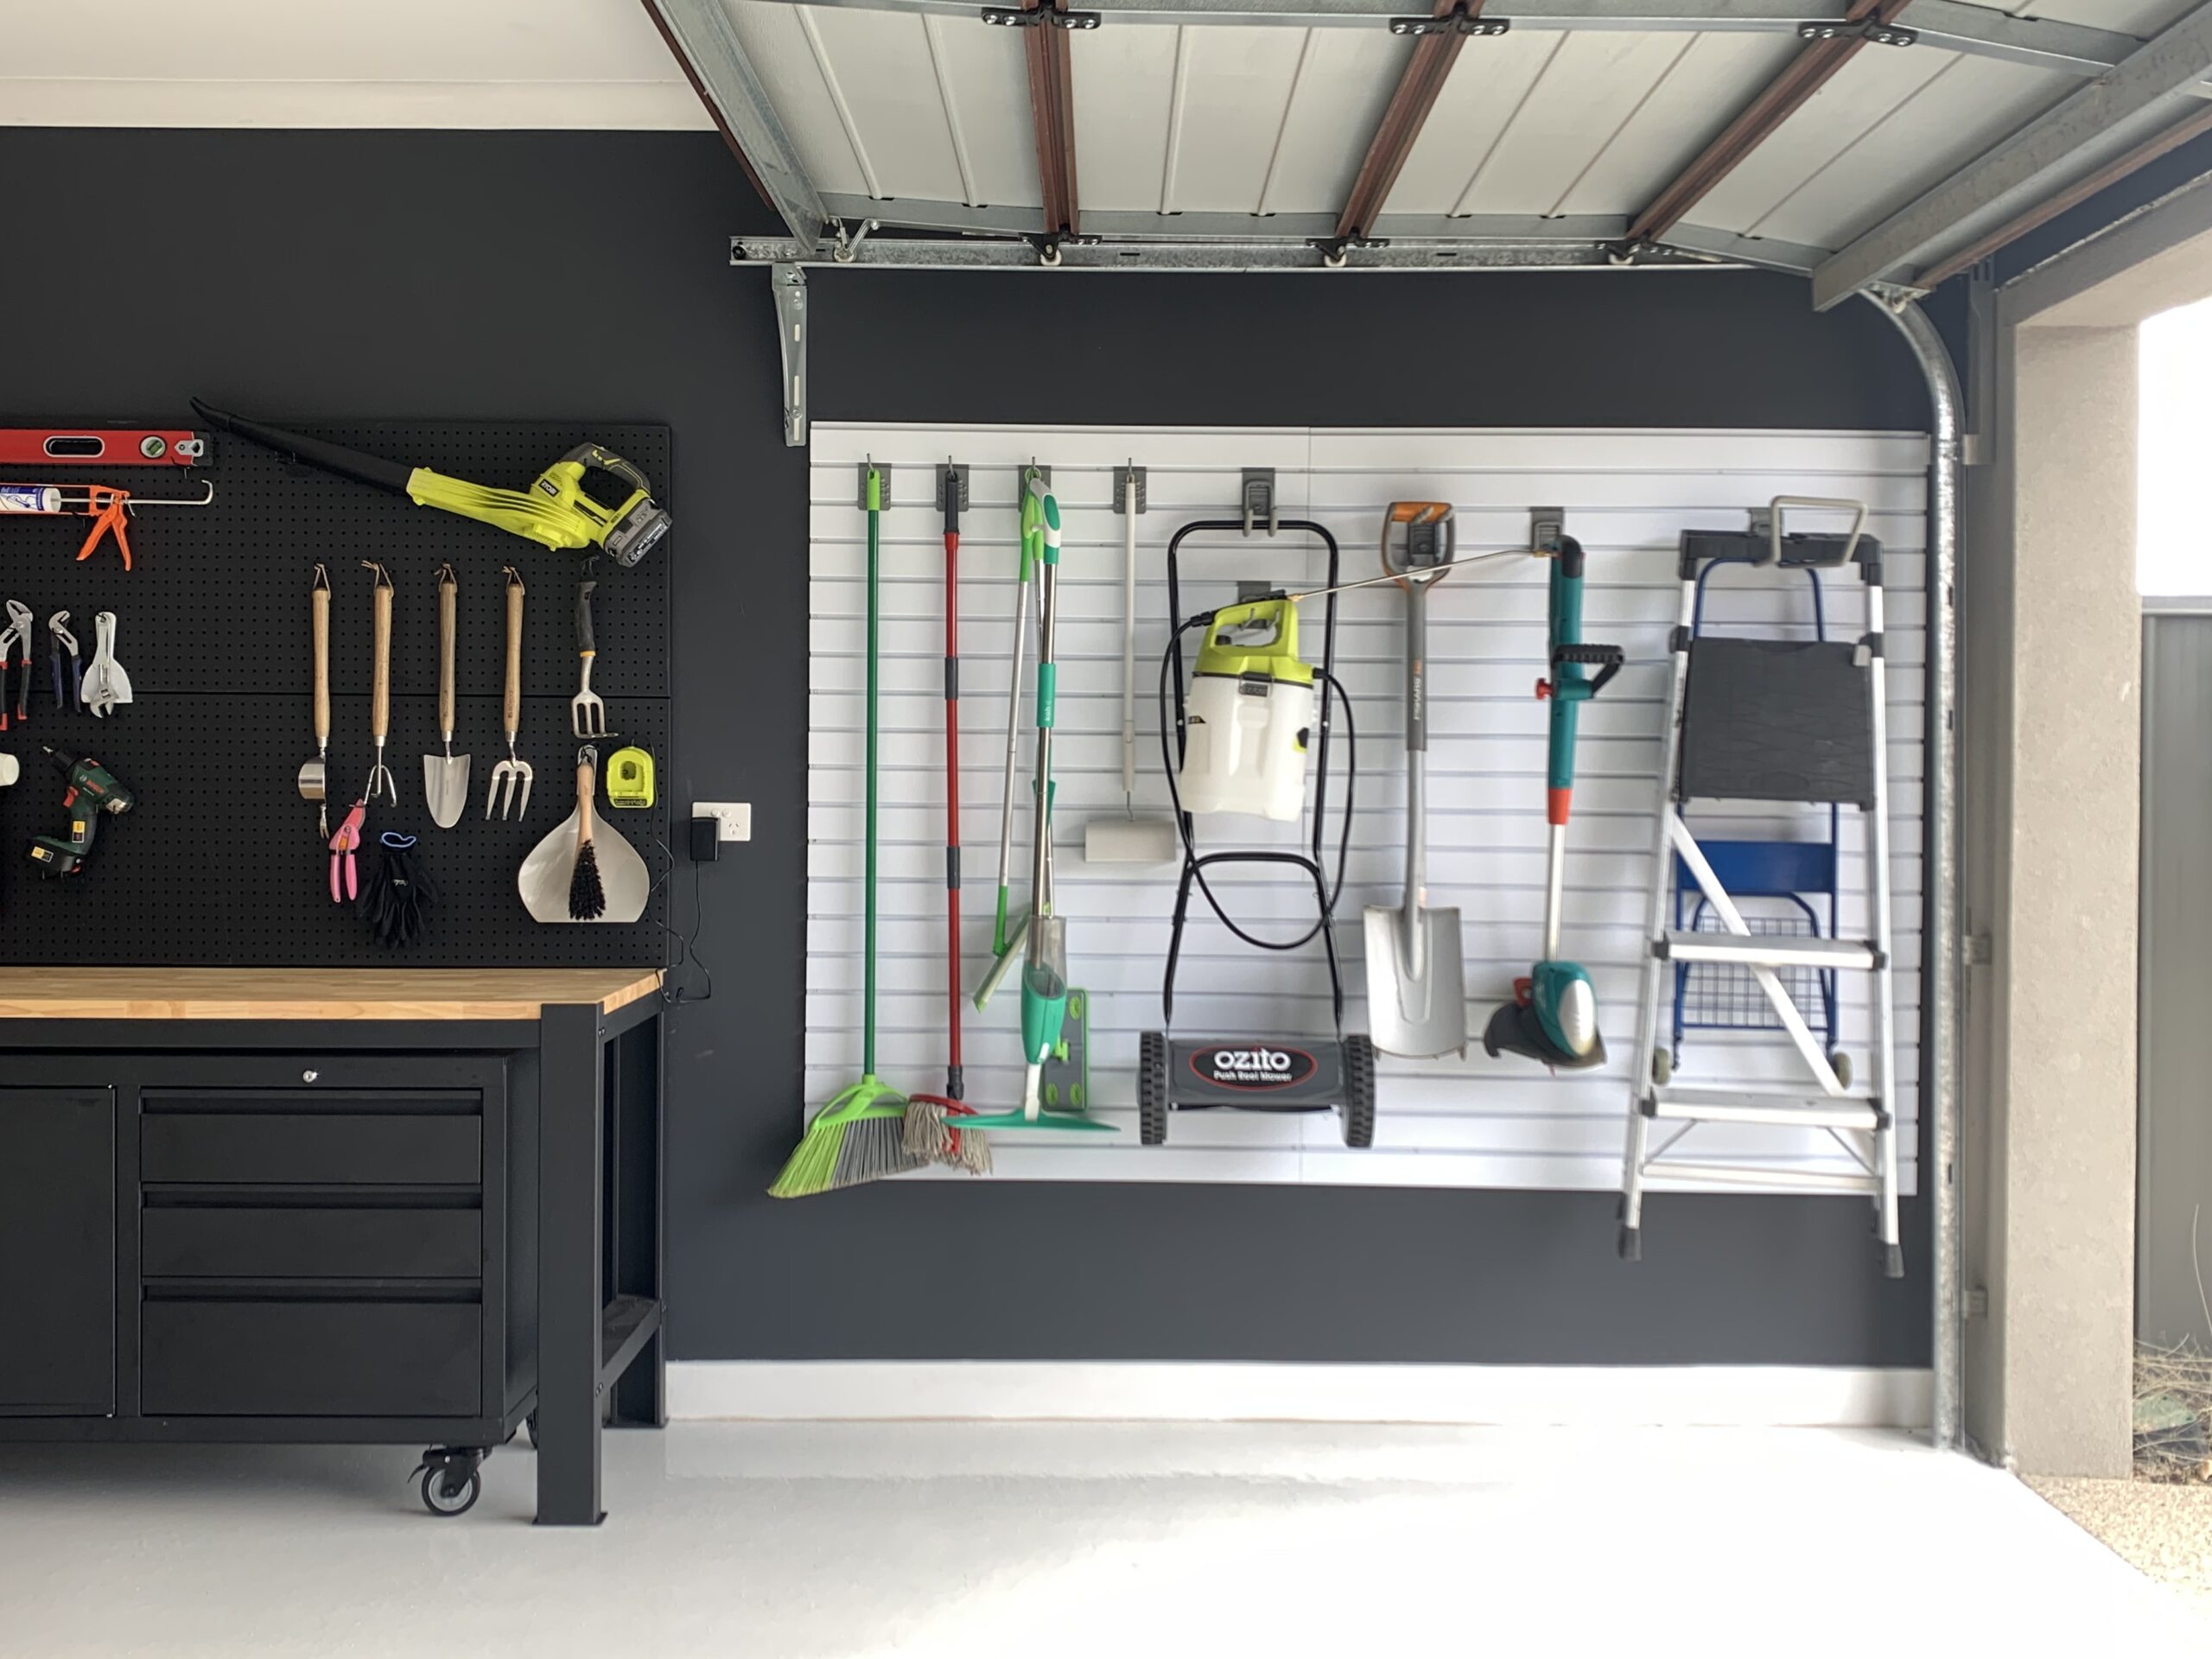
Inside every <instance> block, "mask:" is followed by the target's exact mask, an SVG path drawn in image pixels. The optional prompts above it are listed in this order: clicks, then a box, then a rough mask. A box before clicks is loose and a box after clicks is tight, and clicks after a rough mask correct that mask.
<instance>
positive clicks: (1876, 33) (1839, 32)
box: [1797, 17, 1920, 46]
mask: <svg viewBox="0 0 2212 1659" xmlns="http://www.w3.org/2000/svg"><path fill="white" fill-rule="evenodd" d="M1797 38H1798V39H1799V40H1801V41H1866V43H1867V44H1868V45H1869V46H1910V45H1912V44H1913V43H1914V42H1915V41H1917V40H1919V38H1920V33H1919V31H1918V30H1917V29H1900V28H1898V27H1897V24H1895V23H1878V22H1875V21H1874V20H1873V19H1872V18H1871V17H1870V18H1868V19H1867V20H1866V22H1859V23H1821V22H1811V23H1800V24H1798V25H1797Z"/></svg>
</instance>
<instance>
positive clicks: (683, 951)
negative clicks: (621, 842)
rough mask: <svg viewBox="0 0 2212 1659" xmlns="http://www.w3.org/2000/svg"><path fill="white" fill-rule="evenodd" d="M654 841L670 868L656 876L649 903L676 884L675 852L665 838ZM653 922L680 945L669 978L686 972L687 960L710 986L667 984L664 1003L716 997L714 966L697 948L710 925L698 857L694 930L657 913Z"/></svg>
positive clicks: (694, 866)
mask: <svg viewBox="0 0 2212 1659" xmlns="http://www.w3.org/2000/svg"><path fill="white" fill-rule="evenodd" d="M653 845H654V846H655V847H656V848H658V849H659V851H660V855H661V856H662V857H663V858H664V859H666V860H667V861H668V868H667V869H666V870H664V872H662V874H660V875H659V876H658V878H657V879H656V880H654V882H653V884H652V888H651V890H650V891H649V892H648V893H646V895H645V901H646V903H647V904H648V905H650V904H651V903H652V900H653V899H654V898H655V897H656V896H657V895H658V894H659V893H663V892H664V891H665V890H666V889H667V888H668V887H671V885H673V884H674V882H675V880H676V855H675V853H674V852H672V851H671V850H670V849H669V845H668V843H667V842H664V841H663V840H662V839H661V838H660V837H659V836H654V837H653ZM653 925H655V926H656V927H658V928H659V929H660V931H662V932H664V933H665V934H667V935H668V937H669V938H671V939H673V940H675V941H676V943H677V946H678V947H679V949H678V950H677V954H676V960H675V961H673V962H671V963H669V964H668V974H669V978H670V980H671V984H669V985H666V986H664V987H663V988H662V989H661V994H660V1000H661V1001H662V1003H663V1004H664V1006H666V1007H671V1008H680V1007H683V1006H684V1005H685V1004H686V1003H690V1002H711V1001H714V998H715V970H714V969H711V968H709V967H708V966H707V964H706V963H705V961H704V960H703V959H702V957H700V955H699V952H698V950H697V949H696V946H697V945H698V943H699V935H700V933H701V932H702V931H703V930H704V929H705V927H706V925H707V914H706V912H705V911H704V910H703V909H702V908H701V906H700V903H699V861H698V860H696V859H693V860H692V861H691V931H690V934H688V935H686V934H683V933H679V932H678V931H677V930H676V929H674V928H672V927H671V926H670V925H668V924H667V923H666V922H664V921H662V920H661V919H660V918H658V916H656V917H655V918H653ZM687 962H688V963H690V964H691V965H692V966H693V967H695V968H696V969H698V970H699V973H700V975H701V976H702V978H704V979H705V980H706V982H707V988H706V989H705V990H703V991H701V992H699V993H697V994H696V995H694V994H693V993H691V992H690V991H688V990H686V989H684V988H683V987H682V986H681V985H677V984H674V983H672V982H673V981H674V979H675V978H676V976H677V975H678V974H680V973H681V972H683V964H684V963H687Z"/></svg>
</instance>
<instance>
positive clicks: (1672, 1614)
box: [0, 1423, 2212, 1659]
mask: <svg viewBox="0 0 2212 1659" xmlns="http://www.w3.org/2000/svg"><path fill="white" fill-rule="evenodd" d="M411 1462H412V1459H410V1457H409V1456H408V1455H407V1454H406V1453H405V1452H397V1451H393V1450H389V1449H383V1450H359V1449H342V1450H328V1449H323V1450H302V1449H293V1448H251V1447H237V1448H212V1447H138V1448H129V1447H117V1446H98V1447H73V1448H65V1447H53V1446H40V1447H24V1446H10V1447H0V1652H4V1653H6V1654H8V1655H10V1656H14V1655H22V1656H26V1659H31V1656H35V1659H66V1656H73V1655H99V1656H102V1659H118V1656H124V1655H131V1654H162V1655H168V1656H197V1655H221V1656H225V1659H238V1656H247V1655H262V1654H286V1655H302V1656H306V1655H314V1656H317V1659H333V1656H353V1655H376V1656H380V1659H381V1656H390V1655H397V1654H406V1655H409V1656H432V1655H444V1654H454V1655H461V1654H467V1655H472V1656H494V1655H507V1654H533V1655H543V1656H566V1655H585V1654H590V1655H594V1656H597V1655H604V1654H607V1653H621V1654H627V1655H641V1656H642V1655H652V1656H659V1655H691V1654H700V1655H715V1656H738V1655H741V1656H746V1659H753V1656H759V1659H815V1656H824V1659H827V1656H836V1659H855V1656H868V1655H875V1654H910V1655H924V1656H943V1659H955V1656H958V1659H991V1656H1001V1655H1003V1656H1009V1659H1011V1656H1020V1659H1034V1656H1036V1655H1038V1654H1039V1653H1046V1654H1050V1655H1052V1656H1053V1659H1064V1656H1090V1655H1099V1656H1108V1655H1110V1656H1113V1659H1172V1656H1180V1655H1185V1654H1188V1655H1205V1656H1213V1655H1234V1654H1248V1653H1249V1654H1264V1655H1268V1656H1269V1659H1274V1656H1279V1655H1306V1654H1313V1655H1327V1656H1330V1659H1343V1656H1346V1655H1369V1654H1420V1655H1427V1654H1440V1653H1463V1652H1471V1651H1477V1650H1488V1651H1491V1652H1497V1653H1506V1654H1517V1653H1552V1654H1561V1655H1566V1654H1584V1653H1594V1652H1617V1653H1618V1652H1637V1651H1643V1652H1668V1651H1673V1652H1687V1653H1696V1654H1699V1655H1701V1656H1702V1655H1734V1654H1746V1655H1750V1654H1757V1655H1759V1656H1762V1659H1765V1656H1770V1655H1772V1654H1775V1653H1777V1652H1788V1653H1790V1654H1791V1655H1793V1656H1802V1655H1807V1654H1830V1653H1834V1654H1848V1655H1852V1656H1853V1659H1863V1656H1865V1655H1866V1654H1867V1653H1870V1652H1904V1653H1915V1652H1917V1653H1935V1652H1943V1651H1958V1652H2005V1651H2008V1650H2009V1651H2017V1652H2024V1653H2064V1652H2076V1651H2088V1652H2108V1651H2114V1650H2117V1649H2118V1646H2119V1644H2120V1643H2126V1642H2130V1641H2141V1642H2159V1641H2171V1642H2173V1643H2177V1644H2178V1645H2177V1646H2175V1647H2174V1648H2173V1649H2171V1650H2172V1651H2175V1652H2203V1651H2206V1650H2208V1649H2209V1648H2212V1622H2208V1621H2206V1620H2204V1619H2203V1618H2201V1617H2200V1616H2199V1615H2198V1614H2197V1613H2196V1612H2195V1611H2192V1610H2190V1609H2189V1608H2188V1607H2186V1606H2185V1605H2183V1603H2182V1602H2181V1601H2180V1599H2178V1598H2177V1597H2175V1596H2174V1595H2173V1594H2172V1593H2171V1592H2168V1591H2166V1590H2164V1589H2163V1588H2161V1587H2160V1586H2157V1585H2154V1584H2152V1583H2151V1582H2150V1581H2149V1580H2145V1578H2143V1577H2142V1576H2141V1575H2140V1574H2139V1573H2136V1572H2135V1571H2134V1570H2133V1569H2132V1568H2131V1567H2127V1566H2126V1564H2125V1563H2124V1562H2122V1561H2121V1560H2120V1559H2119V1558H2118V1557H2117V1556H2115V1555H2113V1554H2112V1553H2111V1552H2109V1551H2107V1549H2105V1548H2103V1547H2102V1546H2101V1545H2100V1544H2099V1543H2097V1542H2096V1541H2094V1539H2092V1538H2091V1537H2090V1536H2089V1535H2088V1534H2086V1533H2084V1532H2082V1530H2081V1529H2078V1528H2077V1527H2075V1525H2074V1524H2073V1523H2072V1522H2069V1521H2068V1520H2067V1519H2066V1518H2065V1517H2064V1516H2062V1515H2061V1514H2059V1512H2058V1511H2057V1510H2054V1509H2052V1508H2050V1506H2049V1505H2047V1504H2045V1503H2044V1502H2043V1501H2042V1500H2041V1499H2040V1498H2038V1497H2036V1495H2035V1494H2034V1493H2033V1492H2031V1491H2029V1490H2028V1489H2027V1488H2026V1487H2025V1486H2024V1485H2022V1484H2019V1483H2018V1481H2016V1480H2014V1479H2013V1478H2011V1477H2010V1476H2008V1475H2005V1474H2003V1473H2001V1472H1999V1471H1995V1470H1992V1469H1989V1468H1986V1467H1984V1466H1982V1465H1978V1464H1975V1463H1972V1462H1969V1461H1968V1460H1967V1459H1964V1458H1959V1457H1947V1456H1941V1455H1938V1454H1936V1453H1934V1452H1929V1451H1927V1450H1925V1449H1923V1447H1921V1446H1917V1445H1916V1444H1914V1443H1913V1442H1911V1441H1910V1440H1908V1439H1907V1438H1906V1437H1904V1436H1903V1435H1898V1434H1886V1433H1865V1432H1851V1433H1846V1432H1834V1431H1820V1430H1779V1431H1778V1430H1729V1429H1690V1430H1677V1431H1650V1430H1637V1431H1620V1432H1599V1431H1594V1430H1585V1429H1572V1430H1570V1429H1554V1430H1540V1431H1524V1430H1465V1429H1438V1428H1383V1427H1300V1426H1284V1425H1205V1426H1167V1427H1162V1426H1156V1425H1134V1424H1132V1425H1118V1424H1105V1425H1101V1424H1087V1425H1075V1424H1049V1425H1046V1424H989V1425H984V1424H975V1425H969V1424H937V1423H926V1424H925V1423H909V1424H842V1425H804V1424H779V1425H752V1424H707V1423H698V1424H687V1425H683V1426H680V1427H677V1428H674V1429H671V1431H670V1432H668V1433H665V1434H652V1433H625V1434H620V1435H617V1436H613V1437H612V1438H611V1440H610V1442H609V1462H608V1469H607V1504H608V1508H609V1510H611V1511H612V1519H611V1520H610V1521H609V1522H607V1525H606V1526H605V1527H603V1528H601V1529H598V1530H596V1531H576V1532H556V1531H543V1532H541V1531H537V1530H534V1529H531V1528H530V1527H529V1526H528V1525H526V1524H524V1523H525V1522H527V1519H528V1517H529V1515H530V1511H531V1480H530V1473H531V1470H530V1462H531V1454H530V1453H529V1452H523V1451H515V1452H503V1453H501V1454H500V1455H499V1456H497V1457H495V1458H493V1460H492V1462H491V1464H490V1465H488V1466H487V1470H486V1474H487V1478H488V1490H487V1491H486V1495H485V1497H484V1500H483V1502H482V1503H480V1504H479V1505H478V1507H477V1509H476V1510H475V1511H474V1513H472V1514H470V1515H468V1516H465V1517H463V1518H461V1519H460V1520H457V1521H443V1520H437V1519H434V1518H432V1517H431V1516H428V1515H426V1514H424V1513H423V1511H422V1510H421V1509H420V1508H419V1507H418V1506H417V1504H416V1498H415V1495H414V1492H413V1491H412V1487H411V1484H410V1483H409V1482H408V1481H407V1479H406V1478H405V1477H406V1473H407V1471H408V1469H409V1468H410V1465H411Z"/></svg>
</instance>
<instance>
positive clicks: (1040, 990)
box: [962, 477, 1116, 1135]
mask: <svg viewBox="0 0 2212 1659" xmlns="http://www.w3.org/2000/svg"><path fill="white" fill-rule="evenodd" d="M1029 491H1030V493H1029V496H1028V498H1027V499H1025V501H1024V502H1023V512H1022V519H1023V524H1024V525H1025V527H1026V526H1027V524H1028V522H1029V518H1030V502H1031V501H1034V502H1035V504H1036V509H1035V511H1036V516H1037V518H1038V520H1039V526H1040V529H1041V531H1042V532H1043V533H1042V535H1041V536H1040V537H1039V549H1038V556H1037V559H1036V561H1035V563H1036V569H1037V572H1038V576H1037V582H1038V591H1039V618H1038V628H1037V774H1036V781H1035V794H1034V800H1035V807H1036V826H1037V827H1036V830H1035V842H1034V845H1033V847H1032V848H1031V849H1030V864H1029V916H1028V919H1027V921H1026V922H1025V923H1024V924H1023V925H1022V926H1021V928H1020V930H1019V931H1017V932H1016V933H1015V935H1014V938H1013V939H1012V940H1010V941H1008V942H1007V945H1006V947H1005V950H1004V951H1003V953H1002V954H1001V958H1000V964H999V966H998V967H997V968H995V969H994V974H995V975H996V974H999V973H1002V972H1003V971H1004V966H1005V963H1007V961H1008V960H1009V959H1010V958H1011V957H1013V955H1014V951H1015V950H1017V949H1020V950H1021V951H1022V955H1023V961H1022V969H1021V1050H1022V1058H1023V1059H1024V1061H1025V1062H1026V1063H1027V1072H1026V1075H1025V1077H1024V1079H1023V1083H1022V1090H1021V1106H1020V1109H1019V1110H1018V1111H1006V1112H984V1113H980V1114H978V1115H977V1116H974V1117H971V1118H968V1119H966V1120H964V1121H963V1124H962V1128H963V1130H964V1129H969V1128H982V1129H1078V1130H1081V1129H1088V1130H1093V1131H1097V1132H1103V1133H1104V1134H1108V1135H1112V1134H1115V1133H1116V1130H1115V1128H1114V1127H1113V1126H1112V1125H1111V1124H1109V1123H1096V1122H1092V1121H1091V1120H1090V1118H1088V1117H1086V1116H1084V1115H1083V1114H1082V1112H1081V1111H1079V1110H1076V1111H1052V1110H1047V1109H1046V1106H1045V1098H1044V1096H1045V1090H1044V1075H1045V1063H1046V1060H1048V1059H1050V1058H1052V1053H1053V1051H1054V1050H1056V1049H1057V1048H1058V1047H1059V1046H1060V1037H1061V1028H1062V1027H1063V1026H1064V1025H1065V1021H1066V1019H1067V1010H1068V963H1067V918H1065V917H1064V916H1059V915H1057V914H1055V913H1054V912H1053V908H1052V897H1053V894H1052V718H1053V690H1054V685H1055V680H1056V675H1057V670H1058V664H1057V663H1056V662H1055V660H1054V650H1053V648H1054V643H1055V636H1056V633H1057V630H1058V622H1059V612H1060V506H1059V503H1058V501H1056V500H1054V499H1052V492H1051V491H1049V490H1047V489H1046V488H1045V487H1044V484H1043V480H1040V479H1037V478H1034V477H1033V478H1032V480H1031V481H1030V486H1029ZM1024 539H1025V540H1027V535H1026V533H1025V537H1024ZM1019 649H1020V647H1019V645H1017V646H1016V650H1017V651H1019ZM1002 833H1003V832H1002ZM1000 894H1001V899H1000V902H1001V905H1003V903H1004V902H1005V899H1004V894H1005V887H1004V884H1003V882H1001V887H1000Z"/></svg>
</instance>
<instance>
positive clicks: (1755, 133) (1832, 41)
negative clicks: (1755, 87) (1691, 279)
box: [1628, 0, 1906, 246]
mask: <svg viewBox="0 0 2212 1659" xmlns="http://www.w3.org/2000/svg"><path fill="white" fill-rule="evenodd" d="M1905 4H1906V0H1852V3H1851V7H1850V9H1849V10H1847V12H1846V13H1845V14H1844V26H1849V25H1853V24H1868V25H1875V26H1879V25H1883V24H1886V23H1887V22H1889V21H1890V20H1891V18H1893V17H1895V16H1897V13H1899V12H1900V11H1903V10H1904V8H1905ZM1866 44H1867V40H1866V36H1865V35H1835V36H1832V37H1829V38H1827V39H1822V40H1816V41H1812V42H1810V43H1809V44H1808V45H1807V46H1806V47H1804V48H1802V50H1801V51H1799V52H1798V54H1796V56H1795V57H1793V58H1791V59H1790V60H1789V62H1788V63H1787V64H1785V65H1783V67H1782V71H1781V73H1778V74H1777V75H1776V76H1775V78H1774V79H1772V80H1770V81H1769V82H1768V83H1767V84H1766V86H1764V88H1763V89H1762V90H1761V91H1760V92H1759V93H1758V95H1757V96H1756V97H1754V98H1753V99H1751V102H1750V103H1748V104H1746V105H1745V106H1744V107H1743V108H1742V109H1741V110H1739V111H1738V112H1737V114H1736V118H1735V119H1734V120H1732V121H1731V122H1730V123H1729V124H1727V125H1726V127H1724V128H1722V129H1721V130H1720V135H1719V137H1716V138H1715V139H1713V142H1712V143H1709V144H1707V146H1706V147H1705V148H1704V149H1702V150H1701V151H1700V152H1699V154H1698V156H1697V157H1696V159H1695V160H1694V161H1693V162H1690V164H1689V165H1688V167H1686V168H1683V169H1682V170H1681V172H1680V173H1678V174H1676V175H1675V177H1674V178H1673V179H1672V180H1671V181H1669V183H1668V184H1667V186H1666V187H1665V188H1663V189H1662V190H1661V191H1660V192H1659V193H1658V194H1656V195H1655V196H1654V197H1652V199H1651V200H1650V202H1649V205H1647V206H1646V207H1644V209H1643V212H1642V213H1638V214H1637V215H1636V218H1635V219H1634V221H1633V222H1632V223H1631V224H1630V226H1629V233H1628V239H1629V241H1630V243H1631V244H1632V245H1639V246H1641V245H1648V244H1650V243H1655V242H1660V241H1663V240H1664V239H1665V238H1666V236H1667V233H1668V232H1669V231H1671V230H1673V229H1674V228H1675V226H1676V225H1678V224H1680V223H1681V221H1682V219H1683V218H1684V217H1685V216H1686V215H1687V214H1688V213H1689V211H1690V209H1691V208H1693V207H1696V206H1697V204H1698V203H1699V202H1700V201H1702V200H1705V198H1706V196H1707V194H1710V193H1711V191H1712V190H1713V188H1714V187H1715V186H1716V185H1718V184H1719V182H1720V181H1722V180H1723V179H1725V178H1726V177H1727V176H1728V175H1730V174H1731V173H1733V172H1734V171H1735V170H1736V169H1737V168H1738V167H1740V166H1742V165H1743V163H1744V162H1745V158H1746V157H1748V156H1750V155H1751V152H1752V151H1753V150H1755V149H1758V147H1759V146H1760V145H1761V144H1763V143H1765V142H1766V141H1767V140H1768V139H1769V138H1770V137H1772V136H1773V135H1774V133H1775V131H1776V130H1777V128H1779V127H1780V126H1781V125H1782V124H1783V122H1785V121H1787V120H1789V118H1790V117H1791V116H1793V115H1795V114H1796V113H1797V111H1799V110H1800V109H1802V108H1803V107H1804V105H1805V103H1806V100H1808V99H1810V98H1811V97H1812V96H1813V94H1814V93H1815V92H1819V91H1820V90H1821V87H1823V86H1827V83H1828V81H1829V80H1830V79H1832V78H1833V77H1834V75H1835V73H1836V72H1837V71H1838V70H1840V69H1841V68H1842V67H1843V66H1844V65H1845V64H1847V63H1849V62H1850V61H1851V60H1852V59H1853V58H1854V57H1856V56H1857V55H1858V54H1859V51H1860V50H1861V49H1862V48H1864V47H1866Z"/></svg>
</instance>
